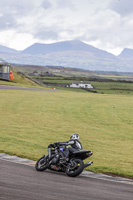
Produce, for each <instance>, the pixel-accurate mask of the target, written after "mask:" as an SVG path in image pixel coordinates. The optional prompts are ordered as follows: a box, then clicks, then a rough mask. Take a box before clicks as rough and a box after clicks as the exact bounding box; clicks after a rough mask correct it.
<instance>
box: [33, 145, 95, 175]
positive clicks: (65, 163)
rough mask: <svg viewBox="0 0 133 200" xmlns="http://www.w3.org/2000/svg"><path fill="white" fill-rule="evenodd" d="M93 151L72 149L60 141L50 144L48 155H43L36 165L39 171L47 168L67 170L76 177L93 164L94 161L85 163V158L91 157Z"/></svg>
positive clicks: (59, 170)
mask: <svg viewBox="0 0 133 200" xmlns="http://www.w3.org/2000/svg"><path fill="white" fill-rule="evenodd" d="M92 154H93V153H92V152H91V151H86V150H80V151H72V149H71V148H68V147H67V146H66V145H63V146H60V143H54V144H50V145H49V147H48V155H44V156H43V157H41V158H40V159H39V160H38V161H37V162H36V165H35V168H36V170H37V171H44V170H46V169H49V170H53V171H58V172H65V173H66V174H67V175H68V176H71V177H75V176H78V175H79V174H81V173H82V171H83V169H84V168H86V167H88V166H90V165H92V163H93V162H92V161H90V162H88V163H86V164H84V162H83V160H85V159H86V158H88V157H90V156H91V155H92Z"/></svg>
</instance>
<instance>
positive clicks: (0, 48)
mask: <svg viewBox="0 0 133 200" xmlns="http://www.w3.org/2000/svg"><path fill="white" fill-rule="evenodd" d="M0 53H17V51H16V50H15V49H11V48H9V47H5V46H2V45H0Z"/></svg>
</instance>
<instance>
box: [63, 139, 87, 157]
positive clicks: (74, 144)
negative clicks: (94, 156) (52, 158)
mask: <svg viewBox="0 0 133 200" xmlns="http://www.w3.org/2000/svg"><path fill="white" fill-rule="evenodd" d="M60 145H65V146H68V145H70V146H71V147H68V149H66V151H65V152H66V157H68V154H69V153H70V152H71V153H73V152H76V151H80V150H83V146H82V144H81V142H80V141H79V140H77V139H76V140H69V141H68V142H60ZM65 152H64V153H65Z"/></svg>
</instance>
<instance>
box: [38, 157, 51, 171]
mask: <svg viewBox="0 0 133 200" xmlns="http://www.w3.org/2000/svg"><path fill="white" fill-rule="evenodd" d="M48 166H49V163H48V158H47V157H45V156H43V157H41V158H40V159H39V160H38V161H37V162H36V165H35V168H36V170H37V171H44V170H46V169H47V168H48Z"/></svg>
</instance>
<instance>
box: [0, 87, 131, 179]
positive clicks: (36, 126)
mask: <svg viewBox="0 0 133 200" xmlns="http://www.w3.org/2000/svg"><path fill="white" fill-rule="evenodd" d="M0 115H1V119H0V152H5V153H8V154H13V155H17V156H21V157H27V158H30V159H34V160H37V159H38V158H39V157H41V156H42V155H43V154H46V153H47V146H48V144H49V143H54V142H58V141H67V140H69V137H70V135H71V134H72V133H74V132H76V133H78V134H79V135H80V141H81V142H82V144H83V147H84V149H87V150H91V151H93V153H94V154H93V156H92V157H91V160H93V161H94V164H93V166H91V167H88V168H87V169H88V170H91V171H94V172H105V173H113V174H117V175H122V176H126V177H133V96H130V95H129V96H128V95H116V94H115V95H113V94H92V93H80V92H59V91H52V92H45V91H44V92H42V91H41V92H40V91H17V90H16V91H15V90H0Z"/></svg>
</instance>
